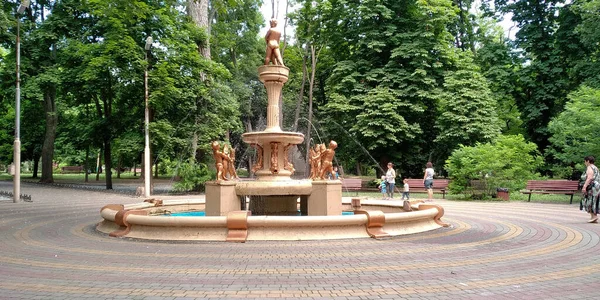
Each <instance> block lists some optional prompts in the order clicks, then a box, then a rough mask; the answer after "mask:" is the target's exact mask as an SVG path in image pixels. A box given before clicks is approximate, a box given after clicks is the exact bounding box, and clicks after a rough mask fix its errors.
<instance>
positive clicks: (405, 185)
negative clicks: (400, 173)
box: [402, 178, 410, 200]
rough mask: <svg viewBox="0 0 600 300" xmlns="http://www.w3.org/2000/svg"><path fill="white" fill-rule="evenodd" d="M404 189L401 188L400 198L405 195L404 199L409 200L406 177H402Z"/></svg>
mask: <svg viewBox="0 0 600 300" xmlns="http://www.w3.org/2000/svg"><path fill="white" fill-rule="evenodd" d="M403 183H404V190H402V200H404V197H406V200H410V187H409V186H408V179H406V178H404V181H403Z"/></svg>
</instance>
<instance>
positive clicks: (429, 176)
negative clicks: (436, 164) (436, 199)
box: [423, 161, 435, 201]
mask: <svg viewBox="0 0 600 300" xmlns="http://www.w3.org/2000/svg"><path fill="white" fill-rule="evenodd" d="M426 167H427V168H426V169H425V174H424V175H423V185H425V189H426V190H427V200H428V201H433V175H435V171H434V170H433V164H432V163H431V162H430V161H428V162H427V164H426Z"/></svg>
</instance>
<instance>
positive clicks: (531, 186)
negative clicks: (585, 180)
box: [521, 180, 579, 204]
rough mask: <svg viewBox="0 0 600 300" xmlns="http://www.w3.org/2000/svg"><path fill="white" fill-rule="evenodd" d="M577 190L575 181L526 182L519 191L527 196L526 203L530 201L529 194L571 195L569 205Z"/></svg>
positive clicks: (577, 183) (577, 186)
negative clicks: (523, 187)
mask: <svg viewBox="0 0 600 300" xmlns="http://www.w3.org/2000/svg"><path fill="white" fill-rule="evenodd" d="M578 190H579V182H578V181H575V180H528V181H527V186H526V187H525V189H524V190H522V191H521V193H523V194H529V198H528V199H527V201H531V194H563V195H571V202H570V203H571V204H573V195H575V193H577V191H578Z"/></svg>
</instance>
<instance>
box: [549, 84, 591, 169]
mask: <svg viewBox="0 0 600 300" xmlns="http://www.w3.org/2000/svg"><path fill="white" fill-rule="evenodd" d="M599 111H600V89H595V88H591V87H588V86H582V87H580V88H579V89H578V90H576V91H575V92H572V93H571V94H569V101H568V102H567V104H566V106H565V110H564V111H563V112H562V113H560V114H559V115H558V116H557V117H556V118H554V119H553V120H552V121H551V122H550V124H549V125H548V129H549V131H550V132H551V133H552V136H551V137H550V143H551V149H550V153H551V154H552V155H553V157H554V158H555V159H556V160H558V161H560V162H562V163H563V164H564V165H567V166H569V165H571V163H580V162H582V161H583V158H584V157H585V156H587V155H594V156H596V157H598V156H600V117H599V116H598V112H599Z"/></svg>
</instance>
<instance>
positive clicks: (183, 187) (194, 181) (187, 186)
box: [173, 160, 216, 192]
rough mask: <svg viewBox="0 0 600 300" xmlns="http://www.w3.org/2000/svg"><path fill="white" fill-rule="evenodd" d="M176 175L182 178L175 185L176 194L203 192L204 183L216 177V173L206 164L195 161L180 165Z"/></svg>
mask: <svg viewBox="0 0 600 300" xmlns="http://www.w3.org/2000/svg"><path fill="white" fill-rule="evenodd" d="M174 174H175V176H179V178H180V180H179V181H178V182H175V184H174V185H173V190H174V191H176V192H203V191H204V183H205V182H207V181H209V180H211V179H213V178H215V177H216V174H215V172H214V171H210V170H209V169H208V167H207V166H206V164H203V163H196V162H194V161H193V160H189V161H187V162H182V163H180V164H178V165H177V168H176V170H175V172H174Z"/></svg>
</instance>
